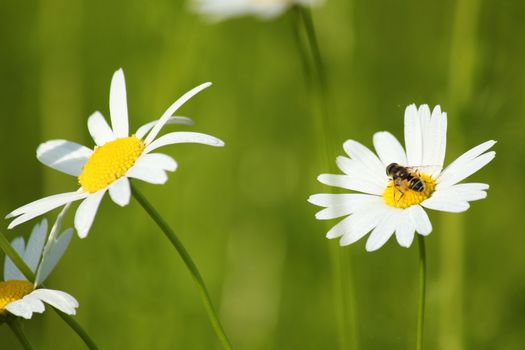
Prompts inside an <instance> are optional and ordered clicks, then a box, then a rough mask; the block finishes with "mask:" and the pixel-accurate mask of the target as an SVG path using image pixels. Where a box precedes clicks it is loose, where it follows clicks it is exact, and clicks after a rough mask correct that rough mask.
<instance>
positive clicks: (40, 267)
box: [0, 219, 79, 319]
mask: <svg viewBox="0 0 525 350" xmlns="http://www.w3.org/2000/svg"><path fill="white" fill-rule="evenodd" d="M55 228H56V229H58V227H55ZM55 228H54V229H55ZM72 235H73V230H72V229H68V230H66V231H64V232H63V233H62V234H61V235H60V236H58V238H56V239H55V237H53V238H50V240H49V241H48V244H47V245H46V249H45V253H44V243H45V241H46V237H47V221H46V220H45V219H44V220H42V222H41V223H40V224H37V225H35V227H34V228H33V232H32V233H31V237H30V238H29V241H28V242H27V245H26V244H25V242H24V239H23V238H22V237H17V238H15V239H14V240H13V242H12V243H11V246H12V247H13V248H14V249H15V250H16V252H17V253H18V255H20V257H22V259H23V261H24V262H25V263H26V264H27V266H28V267H29V268H30V269H31V271H32V272H33V273H35V276H36V279H35V283H31V282H29V281H28V280H27V279H26V278H25V276H24V275H23V274H22V272H20V270H19V269H18V268H17V267H16V266H15V264H14V263H13V262H12V261H11V259H9V258H8V257H7V256H6V258H5V264H4V281H0V316H5V315H6V313H7V312H9V313H10V314H13V315H15V316H20V317H23V318H26V319H29V318H31V317H32V315H33V313H34V312H36V313H42V312H44V310H45V307H44V303H46V304H49V305H51V306H53V307H54V308H57V309H58V310H60V311H62V312H64V313H66V314H68V315H74V314H75V313H76V308H78V306H79V305H78V302H77V300H76V299H75V298H74V297H72V296H71V295H69V294H68V293H66V292H62V291H60V290H54V289H46V288H38V287H39V286H40V284H42V283H43V282H44V280H45V279H46V278H47V277H48V276H49V274H50V273H51V271H52V270H53V268H54V267H55V266H56V264H57V263H58V261H59V260H60V258H61V257H62V255H63V254H64V252H65V251H66V248H67V247H68V245H69V242H70V241H71V236H72ZM53 236H54V235H53Z"/></svg>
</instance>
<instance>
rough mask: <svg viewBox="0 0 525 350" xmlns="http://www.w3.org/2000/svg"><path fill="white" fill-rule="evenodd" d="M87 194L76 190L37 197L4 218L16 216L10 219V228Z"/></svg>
mask: <svg viewBox="0 0 525 350" xmlns="http://www.w3.org/2000/svg"><path fill="white" fill-rule="evenodd" d="M88 195H89V194H87V193H84V192H78V191H77V192H66V193H60V194H55V195H52V196H49V197H45V198H41V199H38V200H36V201H34V202H31V203H29V204H26V205H24V206H22V207H20V208H18V209H15V210H14V211H12V212H11V213H9V214H7V216H6V218H12V217H14V216H18V217H17V218H16V219H14V220H13V221H11V223H10V224H9V226H8V228H9V229H11V228H13V227H15V226H17V225H20V224H21V223H24V222H26V221H29V220H31V219H32V218H34V217H37V216H39V215H42V214H44V213H47V212H48V211H51V210H53V209H55V208H58V207H60V206H62V205H64V204H67V203H71V202H74V201H76V200H79V199H82V198H86V197H87V196H88ZM19 215H20V216H19Z"/></svg>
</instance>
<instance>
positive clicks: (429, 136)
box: [420, 106, 447, 178]
mask: <svg viewBox="0 0 525 350" xmlns="http://www.w3.org/2000/svg"><path fill="white" fill-rule="evenodd" d="M423 143H424V147H423V153H424V154H423V161H422V164H420V165H423V166H432V167H433V171H432V172H431V173H430V175H432V176H433V177H434V178H436V177H437V176H438V175H439V173H440V171H441V169H442V168H443V162H444V160H445V150H446V144H447V114H446V113H441V108H440V107H439V106H436V107H434V110H433V111H432V118H431V119H430V125H429V127H428V129H427V130H426V133H425V136H424V139H423Z"/></svg>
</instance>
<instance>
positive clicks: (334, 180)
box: [317, 174, 385, 195]
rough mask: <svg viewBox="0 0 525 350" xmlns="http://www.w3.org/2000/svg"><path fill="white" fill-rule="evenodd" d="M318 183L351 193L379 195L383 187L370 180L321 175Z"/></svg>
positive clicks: (346, 176)
mask: <svg viewBox="0 0 525 350" xmlns="http://www.w3.org/2000/svg"><path fill="white" fill-rule="evenodd" d="M317 180H319V182H321V183H323V184H325V185H328V186H335V187H341V188H345V189H348V190H352V191H358V192H364V193H370V194H375V195H381V194H382V193H383V192H384V190H385V187H384V186H381V185H379V184H378V183H377V182H376V181H373V180H371V179H363V178H354V177H352V176H348V175H335V174H321V175H319V177H318V178H317Z"/></svg>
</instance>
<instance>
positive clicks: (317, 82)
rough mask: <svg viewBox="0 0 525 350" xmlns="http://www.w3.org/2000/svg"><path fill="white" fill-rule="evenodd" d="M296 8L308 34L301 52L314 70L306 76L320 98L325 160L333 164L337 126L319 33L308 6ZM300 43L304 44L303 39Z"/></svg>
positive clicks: (307, 67)
mask: <svg viewBox="0 0 525 350" xmlns="http://www.w3.org/2000/svg"><path fill="white" fill-rule="evenodd" d="M295 10H296V11H297V13H298V16H296V17H297V19H298V21H299V22H300V23H298V25H299V26H301V27H303V28H304V32H305V34H306V41H307V42H308V48H305V49H301V50H299V51H300V54H301V57H302V61H303V64H304V66H305V70H306V69H311V70H313V73H312V74H311V75H313V77H312V78H310V77H309V76H306V79H307V81H309V80H313V83H314V84H313V85H314V86H315V87H316V93H317V94H318V100H319V104H320V108H321V129H322V131H323V143H324V148H325V150H326V152H325V158H326V159H325V161H326V162H327V163H328V164H331V162H330V161H329V159H331V158H332V155H333V153H334V150H333V146H332V143H331V142H330V140H331V139H333V138H334V137H335V134H334V132H335V128H334V127H333V125H332V120H331V118H330V114H329V113H328V84H327V79H326V73H325V68H324V63H323V59H322V56H321V50H320V48H319V42H318V40H317V34H316V31H315V26H314V21H313V19H312V14H311V13H310V10H309V9H308V8H305V7H304V6H296V7H295ZM299 41H300V43H299V44H300V45H304V43H303V41H302V40H299ZM306 52H310V55H309V56H310V57H306ZM310 59H311V60H312V61H313V62H312V64H309V63H308V62H309V61H310Z"/></svg>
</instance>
